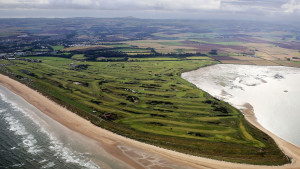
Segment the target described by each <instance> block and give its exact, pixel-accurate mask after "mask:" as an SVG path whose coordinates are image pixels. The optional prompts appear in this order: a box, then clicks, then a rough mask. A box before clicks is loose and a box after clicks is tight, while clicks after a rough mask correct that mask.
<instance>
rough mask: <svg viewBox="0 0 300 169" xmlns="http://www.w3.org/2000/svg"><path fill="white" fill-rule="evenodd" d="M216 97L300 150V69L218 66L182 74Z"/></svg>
mask: <svg viewBox="0 0 300 169" xmlns="http://www.w3.org/2000/svg"><path fill="white" fill-rule="evenodd" d="M182 77H183V78H184V79H186V80H188V81H190V82H191V83H193V84H195V85H196V86H197V87H199V88H201V89H203V90H205V91H206V92H208V93H210V94H211V95H213V96H214V97H217V98H219V99H221V100H224V101H226V102H228V103H230V104H232V105H233V106H235V107H237V108H239V109H240V110H247V109H253V111H254V113H255V116H256V118H257V121H258V122H259V123H260V124H261V125H262V126H263V127H264V128H266V129H267V130H269V131H271V132H272V133H274V134H276V135H277V136H279V137H280V138H283V139H284V140H286V141H288V142H290V143H292V144H295V145H297V146H299V147H300V125H299V119H300V104H299V100H300V88H299V86H300V69H299V68H291V67H280V66H250V65H230V64H229V65H224V64H219V65H214V66H210V67H206V68H202V69H198V70H195V71H192V72H188V73H184V74H182Z"/></svg>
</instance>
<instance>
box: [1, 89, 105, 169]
mask: <svg viewBox="0 0 300 169" xmlns="http://www.w3.org/2000/svg"><path fill="white" fill-rule="evenodd" d="M0 97H1V100H3V101H4V102H6V103H8V104H10V105H11V107H12V109H14V110H15V111H17V112H20V113H22V114H23V115H24V116H26V117H28V118H29V119H30V120H31V121H32V122H33V123H34V124H35V125H37V126H38V127H39V131H40V132H42V133H44V134H46V135H47V136H48V138H49V140H50V146H49V149H50V150H51V151H54V152H55V156H57V157H59V158H61V159H63V160H64V161H65V162H67V163H74V164H77V165H80V166H81V167H83V168H89V169H98V168H100V167H99V166H98V165H97V164H95V163H94V162H93V161H91V160H90V159H89V158H88V157H86V156H85V155H86V154H87V153H79V152H76V151H73V150H72V149H70V148H68V147H66V146H65V145H64V144H63V143H62V142H60V141H59V140H58V139H57V138H56V137H54V136H53V135H52V134H51V132H49V131H47V129H46V128H44V127H43V125H41V124H40V122H39V121H38V120H37V119H35V118H34V117H33V116H31V115H30V114H29V113H28V112H27V111H25V110H24V109H23V108H22V107H20V106H19V105H18V104H17V103H16V102H14V101H12V100H10V99H8V98H7V97H6V96H5V95H4V94H2V93H0ZM5 120H6V121H7V123H8V124H9V130H11V131H13V132H15V134H16V135H20V136H22V145H23V147H26V148H27V151H28V152H29V153H31V154H38V153H40V152H42V149H40V146H38V145H37V140H36V139H35V138H34V136H33V135H31V134H29V133H28V132H27V131H26V128H25V126H24V125H23V124H21V123H20V122H19V120H17V119H15V118H14V117H13V116H12V115H11V114H8V113H7V114H6V117H5ZM48 168H49V167H48Z"/></svg>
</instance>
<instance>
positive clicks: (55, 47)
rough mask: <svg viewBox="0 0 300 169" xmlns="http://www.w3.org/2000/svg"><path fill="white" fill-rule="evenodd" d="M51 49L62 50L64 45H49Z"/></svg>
mask: <svg viewBox="0 0 300 169" xmlns="http://www.w3.org/2000/svg"><path fill="white" fill-rule="evenodd" d="M51 47H52V49H53V50H62V49H64V48H65V47H64V46H51Z"/></svg>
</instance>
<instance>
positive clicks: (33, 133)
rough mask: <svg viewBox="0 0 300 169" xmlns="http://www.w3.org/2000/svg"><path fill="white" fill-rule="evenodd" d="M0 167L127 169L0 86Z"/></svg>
mask: <svg viewBox="0 0 300 169" xmlns="http://www.w3.org/2000/svg"><path fill="white" fill-rule="evenodd" d="M0 143H1V144H0V168H55V169H57V168H70V169H76V168H89V169H94V168H95V169H97V168H116V169H119V168H129V167H128V166H127V165H126V164H124V163H123V162H121V161H119V160H118V159H116V158H114V157H112V156H110V155H109V154H107V153H106V152H105V151H104V150H103V149H101V147H100V146H99V145H98V143H97V142H95V141H93V140H91V139H89V138H87V137H85V136H83V135H81V134H79V133H76V132H73V131H71V130H69V129H68V128H66V127H64V126H63V125H61V124H59V123H58V122H56V121H55V120H53V119H51V118H49V117H48V116H46V115H45V114H43V113H42V112H40V111H39V110H38V109H36V108H35V107H34V106H32V105H30V104H28V103H27V102H26V101H25V100H23V99H22V98H21V97H19V96H17V95H15V94H14V93H12V92H10V91H9V90H7V89H6V88H4V87H2V86H0Z"/></svg>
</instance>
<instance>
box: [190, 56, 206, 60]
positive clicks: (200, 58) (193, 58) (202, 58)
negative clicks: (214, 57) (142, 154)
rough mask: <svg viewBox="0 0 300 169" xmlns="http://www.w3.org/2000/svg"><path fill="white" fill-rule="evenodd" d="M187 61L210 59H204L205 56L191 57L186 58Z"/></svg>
mask: <svg viewBox="0 0 300 169" xmlns="http://www.w3.org/2000/svg"><path fill="white" fill-rule="evenodd" d="M186 59H188V60H210V59H211V58H209V57H205V56H191V57H186Z"/></svg>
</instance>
